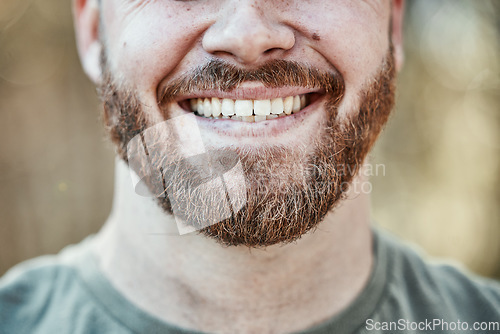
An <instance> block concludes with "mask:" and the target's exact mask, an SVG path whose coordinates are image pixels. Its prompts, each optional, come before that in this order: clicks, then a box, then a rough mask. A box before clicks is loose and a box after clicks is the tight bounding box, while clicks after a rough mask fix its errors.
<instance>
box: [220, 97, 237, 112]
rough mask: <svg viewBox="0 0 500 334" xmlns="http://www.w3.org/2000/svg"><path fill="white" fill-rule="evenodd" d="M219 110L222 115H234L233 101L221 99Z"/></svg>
mask: <svg viewBox="0 0 500 334" xmlns="http://www.w3.org/2000/svg"><path fill="white" fill-rule="evenodd" d="M221 111H222V115H224V116H232V115H234V101H233V100H231V99H223V100H222V107H221Z"/></svg>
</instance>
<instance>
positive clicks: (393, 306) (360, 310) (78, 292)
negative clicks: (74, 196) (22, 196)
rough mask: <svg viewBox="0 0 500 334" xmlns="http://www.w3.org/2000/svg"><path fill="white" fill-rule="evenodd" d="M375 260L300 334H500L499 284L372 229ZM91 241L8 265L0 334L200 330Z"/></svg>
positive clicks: (0, 285) (1, 288)
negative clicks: (334, 310)
mask: <svg viewBox="0 0 500 334" xmlns="http://www.w3.org/2000/svg"><path fill="white" fill-rule="evenodd" d="M374 240H375V242H374V252H375V255H376V256H375V258H376V261H375V265H374V268H373V272H372V275H371V278H370V280H369V282H368V284H367V286H366V287H365V289H364V290H363V292H362V293H361V294H360V295H359V296H358V297H357V299H356V300H355V301H354V302H353V303H352V304H351V305H350V306H349V307H348V308H347V309H345V310H344V311H343V312H341V313H340V314H338V315H336V316H334V317H332V318H331V319H329V320H328V321H326V322H325V323H323V324H320V325H318V326H315V327H313V328H310V329H308V330H306V331H302V332H301V333H303V334H326V333H342V334H344V333H346V334H347V333H433V332H435V333H500V285H499V284H498V283H497V282H494V281H488V280H484V279H481V278H478V277H475V276H473V275H472V274H470V273H464V272H463V271H462V270H459V269H457V268H455V267H453V266H450V265H444V264H429V263H426V262H425V261H423V260H422V258H421V257H420V255H419V254H418V253H417V252H415V251H414V250H413V249H411V248H409V247H408V246H406V245H403V244H401V243H400V242H399V241H397V240H396V239H394V238H393V237H391V236H389V235H387V234H386V233H383V232H380V231H375V232H374ZM88 243H89V241H88V240H87V241H84V242H82V243H80V244H79V245H76V246H70V247H68V248H66V249H65V250H64V251H63V252H61V253H60V254H59V255H56V256H44V257H40V258H37V259H34V260H30V261H27V262H24V263H22V264H20V265H18V266H16V267H14V268H13V269H11V270H10V271H9V272H8V273H7V274H6V275H5V276H4V277H3V278H2V279H1V280H0V333H1V334H25V333H26V334H42V333H43V334H44V333H50V334H55V333H57V334H66V333H71V334H80V333H81V334H84V333H85V334H93V333H96V334H105V333H141V334H149V333H167V334H173V333H195V332H193V331H188V330H183V329H180V328H178V327H175V326H172V325H170V324H168V323H165V322H163V321H161V320H159V319H157V318H155V317H154V316H152V315H150V314H148V313H146V312H144V311H142V310H141V309H139V308H138V307H137V306H135V305H134V304H133V303H132V302H130V301H129V300H127V299H126V298H125V297H123V296H122V295H121V294H120V293H119V292H117V291H116V290H115V289H114V288H113V286H112V285H111V284H110V282H109V281H108V280H107V279H106V278H105V277H104V276H103V274H102V273H101V272H100V270H99V267H98V265H97V261H96V259H95V258H94V257H93V256H92V255H91V254H92V253H91V252H90V251H89V249H88V246H87V245H88Z"/></svg>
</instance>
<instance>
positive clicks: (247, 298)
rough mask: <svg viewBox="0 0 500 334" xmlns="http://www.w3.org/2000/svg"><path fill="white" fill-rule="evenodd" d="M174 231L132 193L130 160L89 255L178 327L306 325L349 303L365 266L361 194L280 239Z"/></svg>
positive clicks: (119, 170)
mask: <svg viewBox="0 0 500 334" xmlns="http://www.w3.org/2000/svg"><path fill="white" fill-rule="evenodd" d="M361 174H363V173H360V175H361ZM176 231H177V230H176V224H175V221H174V218H173V217H171V216H169V215H166V214H165V213H164V212H163V211H162V210H161V209H160V208H159V207H158V206H157V205H156V204H155V201H154V199H152V198H146V197H140V196H138V195H136V194H135V192H134V191H133V189H132V185H131V181H130V176H129V172H128V167H127V166H126V165H125V163H123V162H122V161H118V162H117V167H116V194H115V201H114V204H113V211H112V214H111V216H110V218H109V219H108V221H107V222H106V224H105V226H104V228H103V229H102V230H101V232H100V233H99V234H98V236H97V238H96V243H95V249H94V250H95V253H96V254H97V257H98V259H99V262H100V266H101V269H102V270H103V272H104V274H105V275H106V276H107V277H108V279H109V280H110V281H111V282H112V284H113V285H114V286H115V287H116V289H117V290H118V291H120V292H121V293H122V294H124V295H125V296H126V297H127V298H128V299H129V300H131V301H133V302H134V303H135V304H136V305H138V306H139V307H141V308H142V309H144V310H145V311H147V312H149V313H151V314H153V315H155V316H157V317H159V318H160V319H163V320H165V321H166V322H169V323H171V324H174V325H177V326H179V327H185V328H190V329H194V330H200V331H201V330H202V331H208V332H223V333H230V332H232V333H234V332H239V333H275V332H290V331H296V330H300V329H304V328H307V327H310V326H312V325H314V324H317V323H320V322H322V321H324V320H326V319H328V318H329V317H331V316H333V315H335V314H337V313H339V312H340V311H341V310H343V309H344V308H346V307H347V306H348V305H349V304H350V303H351V302H352V301H353V300H354V299H355V297H356V296H357V295H358V294H359V293H360V292H361V290H362V289H363V287H364V285H365V284H366V282H367V281H368V278H369V276H370V273H371V266H372V262H373V259H372V240H371V232H370V225H369V198H368V195H366V194H356V195H352V196H348V197H347V199H345V200H344V201H343V202H342V203H341V204H340V205H339V206H338V207H337V208H336V209H335V210H334V212H332V213H330V214H328V215H327V217H326V218H325V220H324V221H323V222H322V223H321V224H320V226H319V227H318V229H317V230H316V231H314V232H311V233H308V234H306V235H304V236H303V237H302V238H301V239H299V240H298V241H297V242H294V243H291V244H287V245H284V246H283V245H275V246H270V247H266V248H265V249H248V248H247V247H240V246H237V247H234V246H233V247H222V246H221V245H219V244H217V243H216V242H215V241H213V240H211V239H208V238H206V237H204V236H203V235H200V234H197V233H191V234H188V235H183V236H179V235H178V233H176ZM242 329H244V330H242Z"/></svg>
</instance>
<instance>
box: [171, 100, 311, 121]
mask: <svg viewBox="0 0 500 334" xmlns="http://www.w3.org/2000/svg"><path fill="white" fill-rule="evenodd" d="M318 97H319V94H317V93H307V94H299V95H291V96H286V97H278V98H273V99H230V98H219V97H196V98H191V99H187V100H183V101H180V102H179V105H180V106H181V107H182V108H183V109H184V110H186V111H191V112H193V113H194V114H195V115H197V116H201V117H204V118H208V119H230V120H234V121H240V122H248V123H253V122H261V121H268V120H272V119H275V118H278V117H286V116H289V115H292V114H297V113H299V112H300V111H301V110H303V109H305V108H306V107H307V106H309V105H310V104H311V103H313V102H314V101H315V100H317V99H318Z"/></svg>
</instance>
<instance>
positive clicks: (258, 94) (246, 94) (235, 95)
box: [173, 87, 324, 102]
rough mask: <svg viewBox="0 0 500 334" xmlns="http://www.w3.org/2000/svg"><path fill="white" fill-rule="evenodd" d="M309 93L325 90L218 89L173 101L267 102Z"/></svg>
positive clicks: (187, 95)
mask: <svg viewBox="0 0 500 334" xmlns="http://www.w3.org/2000/svg"><path fill="white" fill-rule="evenodd" d="M308 93H319V94H323V93H324V89H321V88H307V87H279V88H268V87H244V88H241V87H238V88H235V89H233V90H231V91H227V92H225V91H221V90H217V89H213V90H203V91H194V92H192V93H190V94H186V95H182V96H177V97H175V98H174V99H173V101H174V102H179V101H183V100H187V99H194V98H211V97H217V98H220V99H233V100H267V99H274V98H281V97H287V96H295V95H302V94H308Z"/></svg>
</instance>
